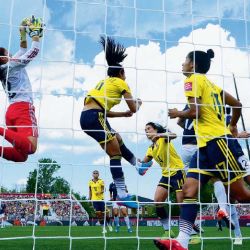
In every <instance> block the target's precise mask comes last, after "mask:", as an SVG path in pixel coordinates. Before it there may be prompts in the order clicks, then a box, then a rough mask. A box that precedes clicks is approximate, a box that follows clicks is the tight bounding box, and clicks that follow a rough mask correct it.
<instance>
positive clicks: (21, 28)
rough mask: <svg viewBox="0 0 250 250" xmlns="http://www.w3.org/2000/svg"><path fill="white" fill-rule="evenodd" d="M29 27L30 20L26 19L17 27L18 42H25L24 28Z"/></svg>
mask: <svg viewBox="0 0 250 250" xmlns="http://www.w3.org/2000/svg"><path fill="white" fill-rule="evenodd" d="M28 25H30V18H29V17H26V18H24V19H23V20H22V22H21V23H20V26H19V32H20V40H21V42H26V32H27V31H26V27H27V26H28Z"/></svg>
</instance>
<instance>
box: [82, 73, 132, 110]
mask: <svg viewBox="0 0 250 250" xmlns="http://www.w3.org/2000/svg"><path fill="white" fill-rule="evenodd" d="M125 92H128V93H131V91H130V88H129V86H128V84H127V83H126V82H125V81H123V80H122V79H120V78H118V77H109V78H107V79H105V80H102V81H100V82H99V83H98V84H97V85H96V87H95V88H94V89H92V90H90V91H89V92H88V94H87V97H86V98H85V104H87V103H88V102H89V101H90V100H93V99H94V100H95V101H96V102H97V103H98V104H99V105H100V106H101V107H102V108H103V109H105V110H107V111H109V110H110V109H111V108H112V107H114V106H115V105H117V104H119V103H120V102H121V98H122V95H123V94H124V93H125Z"/></svg>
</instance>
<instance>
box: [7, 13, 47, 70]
mask: <svg viewBox="0 0 250 250" xmlns="http://www.w3.org/2000/svg"><path fill="white" fill-rule="evenodd" d="M43 26H44V24H43V23H42V19H41V18H35V17H34V16H32V17H31V18H26V19H24V20H23V21H22V22H21V26H20V28H19V30H20V37H21V41H20V46H21V50H22V49H26V48H27V40H26V33H27V32H28V34H29V36H30V37H31V39H32V44H31V48H30V49H29V50H28V51H25V53H19V52H18V53H17V54H16V55H15V56H14V57H13V58H12V59H11V61H12V65H13V66H15V65H16V66H24V67H25V66H26V65H27V64H28V63H29V62H31V61H32V60H33V59H34V58H35V57H36V56H37V55H38V53H39V50H40V43H39V40H40V37H42V36H43ZM27 29H28V31H27ZM22 52H23V51H22Z"/></svg>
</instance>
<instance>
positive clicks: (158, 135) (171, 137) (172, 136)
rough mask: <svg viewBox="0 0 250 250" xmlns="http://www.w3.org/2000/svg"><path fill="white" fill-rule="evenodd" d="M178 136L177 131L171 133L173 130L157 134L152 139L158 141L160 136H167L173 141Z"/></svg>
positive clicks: (166, 137)
mask: <svg viewBox="0 0 250 250" xmlns="http://www.w3.org/2000/svg"><path fill="white" fill-rule="evenodd" d="M176 137H177V135H176V134H175V133H171V132H166V133H162V134H156V135H155V136H154V137H153V138H152V141H154V142H155V141H157V140H158V139H159V138H165V139H167V140H168V141H171V140H173V139H175V138H176Z"/></svg>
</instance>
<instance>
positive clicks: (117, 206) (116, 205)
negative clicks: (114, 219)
mask: <svg viewBox="0 0 250 250" xmlns="http://www.w3.org/2000/svg"><path fill="white" fill-rule="evenodd" d="M119 208H120V209H122V208H126V207H125V206H123V205H122V206H120V205H118V204H117V202H113V209H119Z"/></svg>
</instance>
